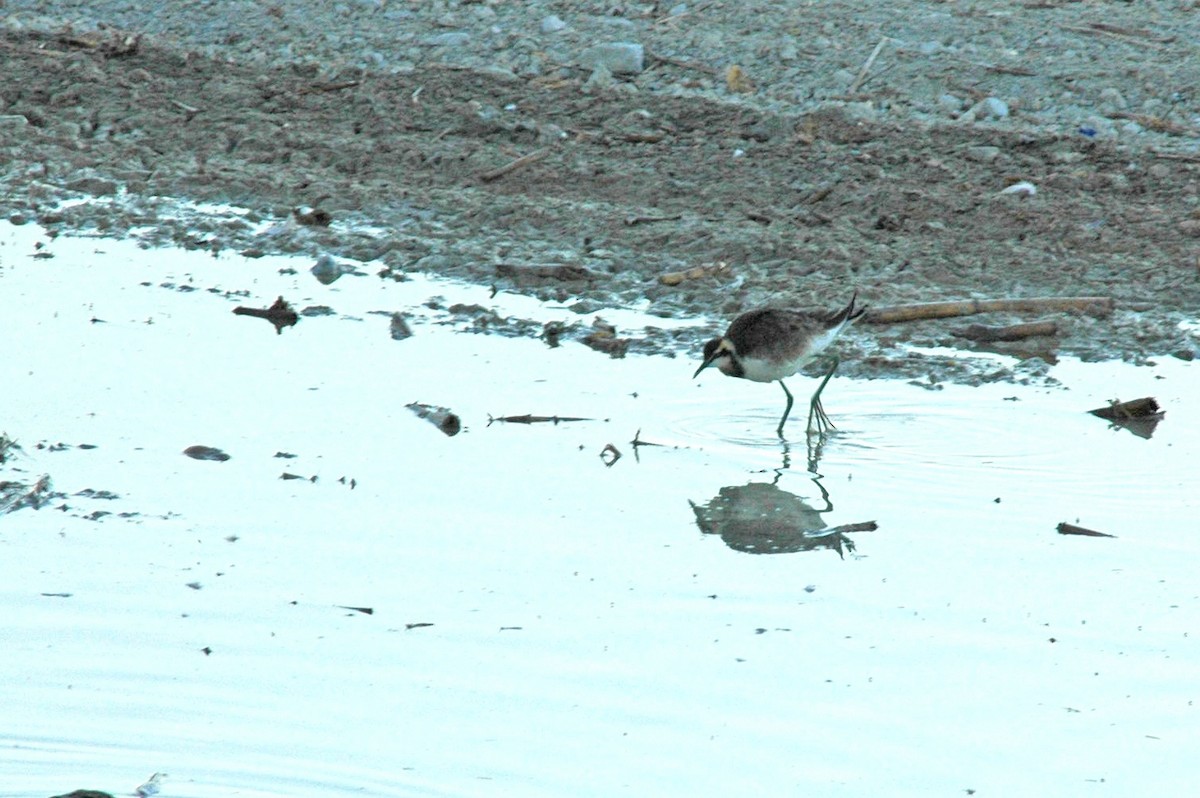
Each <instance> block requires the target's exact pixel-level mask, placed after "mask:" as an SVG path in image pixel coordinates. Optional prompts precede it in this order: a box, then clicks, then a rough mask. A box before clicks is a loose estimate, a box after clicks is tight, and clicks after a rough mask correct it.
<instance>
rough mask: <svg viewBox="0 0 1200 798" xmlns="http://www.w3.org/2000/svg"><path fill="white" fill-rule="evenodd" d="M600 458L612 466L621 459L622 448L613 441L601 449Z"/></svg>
mask: <svg viewBox="0 0 1200 798" xmlns="http://www.w3.org/2000/svg"><path fill="white" fill-rule="evenodd" d="M600 459H601V460H603V461H604V464H605V465H606V466H608V467H609V468H612V467H613V466H614V465H616V464H617V461H618V460H620V459H621V450H620V449H618V448H617V447H616V446H613V445H612V444H611V443H608V444H605V445H604V448H603V449H602V450H601V451H600Z"/></svg>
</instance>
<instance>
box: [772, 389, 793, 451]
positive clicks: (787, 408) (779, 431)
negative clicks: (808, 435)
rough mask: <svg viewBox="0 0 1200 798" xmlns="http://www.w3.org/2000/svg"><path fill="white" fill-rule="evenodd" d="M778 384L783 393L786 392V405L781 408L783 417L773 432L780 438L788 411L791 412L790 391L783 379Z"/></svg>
mask: <svg viewBox="0 0 1200 798" xmlns="http://www.w3.org/2000/svg"><path fill="white" fill-rule="evenodd" d="M779 386H780V387H781V388H783V392H784V393H785V394H787V398H788V401H787V407H785V408H784V409H783V418H781V419H779V429H777V430H775V434H776V435H778V436H779V437H780V438H782V437H783V424H784V422H785V421H787V417H788V413H790V412H792V392H791V391H789V390H788V389H787V386H786V385H784V384H783V380H780V381H779Z"/></svg>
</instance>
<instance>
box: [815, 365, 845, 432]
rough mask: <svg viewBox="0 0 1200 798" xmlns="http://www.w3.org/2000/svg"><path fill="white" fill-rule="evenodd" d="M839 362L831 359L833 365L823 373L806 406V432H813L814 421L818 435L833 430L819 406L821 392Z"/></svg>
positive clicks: (822, 408)
mask: <svg viewBox="0 0 1200 798" xmlns="http://www.w3.org/2000/svg"><path fill="white" fill-rule="evenodd" d="M840 362H841V361H839V360H838V359H837V358H836V357H834V359H833V365H832V366H830V367H829V371H828V372H826V373H825V379H823V380H821V384H820V385H818V386H817V391H816V393H814V394H813V397H812V402H811V403H810V404H809V405H808V431H809V432H810V433H811V432H812V431H813V420H814V419H816V422H817V424H816V427H817V430H816V431H817V432H818V433H823V432H825V431H826V430H831V429H835V427H834V426H833V422H832V421H830V420H829V416H827V415H826V414H825V408H824V407H823V406H822V405H821V391H823V390H825V385H826V384H827V383H828V382H829V378H830V377H832V376H833V372H835V371H837V367H838V364H839V363H840Z"/></svg>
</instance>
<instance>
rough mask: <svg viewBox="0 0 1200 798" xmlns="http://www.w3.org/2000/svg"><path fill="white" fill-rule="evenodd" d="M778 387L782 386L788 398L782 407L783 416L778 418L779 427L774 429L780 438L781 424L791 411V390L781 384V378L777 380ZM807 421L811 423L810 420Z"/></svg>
mask: <svg viewBox="0 0 1200 798" xmlns="http://www.w3.org/2000/svg"><path fill="white" fill-rule="evenodd" d="M779 387H780V388H783V392H784V393H785V394H787V398H788V403H787V407H785V408H784V409H783V418H781V419H779V429H777V430H775V434H776V435H778V436H779V437H780V438H782V437H783V424H784V422H786V421H787V417H788V413H790V412H792V392H791V391H789V390H788V389H787V386H786V385H784V384H783V380H780V381H779ZM809 423H811V421H810V422H809Z"/></svg>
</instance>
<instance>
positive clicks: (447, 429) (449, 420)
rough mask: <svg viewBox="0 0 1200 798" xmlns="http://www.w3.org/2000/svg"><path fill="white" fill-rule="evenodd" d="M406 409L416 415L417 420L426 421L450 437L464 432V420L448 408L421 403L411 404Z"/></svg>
mask: <svg viewBox="0 0 1200 798" xmlns="http://www.w3.org/2000/svg"><path fill="white" fill-rule="evenodd" d="M405 407H407V408H408V409H409V410H411V411H413V412H414V413H416V414H417V418H423V419H425V420H426V421H428V422H429V423H430V424H432V425H433V426H435V427H437V428H438V429H440V430H441V431H442V432H444V433H445V434H446V435H447V436H449V437H454V436H455V435H457V434H458V433H459V432H461V431H462V419H460V418H459V417H458V415H457V414H455V413H454V412H453V411H451V410H450V408H448V407H438V406H437V405H427V404H422V403H421V402H409V403H408V404H407V405H405Z"/></svg>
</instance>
